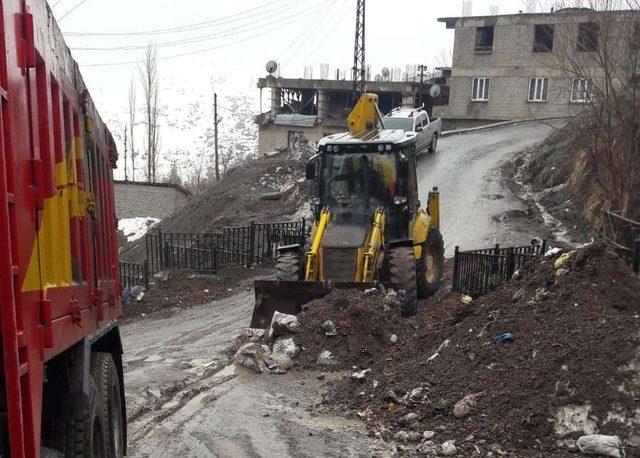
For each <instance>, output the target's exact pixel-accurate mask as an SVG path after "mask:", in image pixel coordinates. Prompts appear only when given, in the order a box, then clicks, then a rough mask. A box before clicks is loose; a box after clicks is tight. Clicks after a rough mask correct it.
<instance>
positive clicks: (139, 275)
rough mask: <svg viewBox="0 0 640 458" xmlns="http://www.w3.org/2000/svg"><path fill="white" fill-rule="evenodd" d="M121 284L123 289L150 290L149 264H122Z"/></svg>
mask: <svg viewBox="0 0 640 458" xmlns="http://www.w3.org/2000/svg"><path fill="white" fill-rule="evenodd" d="M120 283H121V284H122V287H123V288H133V287H134V286H142V287H143V288H149V263H148V262H147V261H145V262H144V264H136V263H133V262H121V263H120Z"/></svg>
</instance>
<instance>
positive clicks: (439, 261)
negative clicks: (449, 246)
mask: <svg viewBox="0 0 640 458" xmlns="http://www.w3.org/2000/svg"><path fill="white" fill-rule="evenodd" d="M419 265H420V268H419V272H418V297H422V298H424V297H429V296H432V295H433V294H435V293H436V291H438V289H439V288H440V283H441V282H442V273H443V269H444V241H443V240H442V234H441V233H440V231H439V230H438V229H431V230H430V231H429V235H428V236H427V240H426V241H425V242H424V244H423V245H422V259H421V260H420V263H419Z"/></svg>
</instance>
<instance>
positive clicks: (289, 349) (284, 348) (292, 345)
mask: <svg viewBox="0 0 640 458" xmlns="http://www.w3.org/2000/svg"><path fill="white" fill-rule="evenodd" d="M273 352H274V353H283V354H285V355H287V356H288V357H289V358H291V359H293V358H297V357H298V355H299V354H300V347H299V346H298V345H297V344H296V342H295V341H294V340H293V338H292V337H289V338H288V339H279V340H276V342H275V343H274V344H273Z"/></svg>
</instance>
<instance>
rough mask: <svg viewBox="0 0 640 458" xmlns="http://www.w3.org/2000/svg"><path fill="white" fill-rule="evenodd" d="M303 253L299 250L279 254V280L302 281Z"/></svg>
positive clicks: (277, 269) (277, 266)
mask: <svg viewBox="0 0 640 458" xmlns="http://www.w3.org/2000/svg"><path fill="white" fill-rule="evenodd" d="M302 261H303V258H302V252H301V251H297V250H290V251H285V252H284V253H278V258H277V260H276V274H277V277H278V280H283V281H300V280H302V266H303V262H302Z"/></svg>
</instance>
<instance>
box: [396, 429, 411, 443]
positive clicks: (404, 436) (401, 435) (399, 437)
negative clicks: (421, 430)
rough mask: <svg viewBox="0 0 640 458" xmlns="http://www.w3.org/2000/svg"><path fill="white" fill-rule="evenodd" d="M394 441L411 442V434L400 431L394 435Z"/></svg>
mask: <svg viewBox="0 0 640 458" xmlns="http://www.w3.org/2000/svg"><path fill="white" fill-rule="evenodd" d="M393 440H395V441H398V442H405V443H406V442H409V433H408V432H406V431H398V432H397V433H395V434H394V435H393Z"/></svg>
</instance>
